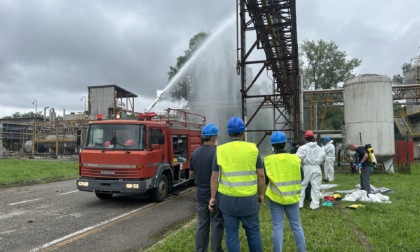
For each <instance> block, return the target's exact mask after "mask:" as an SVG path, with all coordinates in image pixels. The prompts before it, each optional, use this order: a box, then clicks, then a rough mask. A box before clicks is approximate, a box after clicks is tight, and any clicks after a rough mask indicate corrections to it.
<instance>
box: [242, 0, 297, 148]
mask: <svg viewBox="0 0 420 252" xmlns="http://www.w3.org/2000/svg"><path fill="white" fill-rule="evenodd" d="M238 7H239V10H238V11H239V18H240V48H238V50H239V51H240V60H238V70H240V74H241V93H242V118H243V119H244V121H245V122H246V124H247V126H249V127H247V131H248V132H258V131H260V132H263V133H264V135H263V137H262V139H261V141H260V142H259V143H258V144H260V143H261V142H262V140H264V138H265V137H266V136H267V135H271V132H272V131H273V130H281V131H284V132H286V133H288V135H289V138H291V139H290V140H291V141H295V140H297V139H299V128H300V118H299V114H300V106H299V100H300V99H299V97H300V81H299V63H298V43H297V31H296V3H295V1H294V0H240V3H239V6H238ZM250 33H254V36H255V37H256V40H255V42H253V43H252V45H251V46H250V47H249V48H248V47H247V45H246V41H247V36H246V35H247V34H250ZM250 35H253V34H250ZM256 50H263V51H264V54H265V57H263V58H261V59H257V60H251V57H250V55H251V54H252V53H253V52H255V51H256ZM250 65H253V66H254V68H255V67H257V68H258V67H260V68H259V71H258V73H257V74H256V76H255V77H254V78H253V79H252V80H247V73H246V67H247V66H250ZM264 71H269V72H270V73H271V77H272V82H273V89H272V92H270V93H267V94H259V95H252V94H251V92H250V90H251V89H252V88H253V86H254V84H255V83H256V81H257V80H258V79H259V78H260V76H261V74H262V73H263V72H264ZM250 99H251V100H252V102H253V103H254V104H255V103H258V104H259V106H258V107H257V109H256V110H255V112H254V113H252V114H248V112H249V111H248V110H247V100H250ZM262 108H271V109H273V117H274V125H273V128H270V125H267V129H260V130H253V129H252V121H253V119H255V116H256V115H257V113H259V111H260V110H261V109H262Z"/></svg>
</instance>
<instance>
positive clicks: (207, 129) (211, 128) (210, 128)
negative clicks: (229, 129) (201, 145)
mask: <svg viewBox="0 0 420 252" xmlns="http://www.w3.org/2000/svg"><path fill="white" fill-rule="evenodd" d="M218 134H219V129H218V128H217V127H216V125H214V124H212V123H210V124H207V125H206V126H204V127H203V129H202V130H201V136H204V137H210V136H216V135H218Z"/></svg>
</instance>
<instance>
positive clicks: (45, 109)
mask: <svg viewBox="0 0 420 252" xmlns="http://www.w3.org/2000/svg"><path fill="white" fill-rule="evenodd" d="M47 108H49V107H45V108H44V122H45V121H46V111H47Z"/></svg>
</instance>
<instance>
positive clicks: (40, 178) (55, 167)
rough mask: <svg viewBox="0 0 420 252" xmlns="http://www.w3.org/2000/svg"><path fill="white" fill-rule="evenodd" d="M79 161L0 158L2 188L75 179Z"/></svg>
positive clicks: (0, 184) (0, 183)
mask: <svg viewBox="0 0 420 252" xmlns="http://www.w3.org/2000/svg"><path fill="white" fill-rule="evenodd" d="M78 172H79V170H78V165H77V161H73V160H56V159H54V160H35V159H0V174H1V176H0V188H3V187H12V186H23V185H34V184H42V183H48V182H54V181H61V180H69V179H75V178H77V176H78Z"/></svg>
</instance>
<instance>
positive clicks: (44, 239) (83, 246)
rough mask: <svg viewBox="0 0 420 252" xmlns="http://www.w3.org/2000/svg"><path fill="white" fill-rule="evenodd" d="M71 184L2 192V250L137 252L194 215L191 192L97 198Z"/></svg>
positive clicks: (0, 223) (64, 183)
mask: <svg viewBox="0 0 420 252" xmlns="http://www.w3.org/2000/svg"><path fill="white" fill-rule="evenodd" d="M75 185H76V182H75V180H70V181H64V182H56V183H49V184H43V185H35V186H26V187H14V188H7V189H0V199H1V201H0V251H19V252H20V251H105V252H106V251H113V252H115V251H141V250H143V249H145V248H147V247H149V246H151V245H153V244H154V243H156V242H157V241H158V240H160V239H161V236H162V235H163V234H164V233H165V232H166V231H168V230H170V229H171V228H173V227H174V226H176V225H178V224H180V223H183V222H185V221H186V220H189V219H192V218H193V217H194V216H195V190H194V188H189V189H187V190H185V188H182V189H183V190H184V191H182V192H181V191H180V192H179V194H178V195H173V196H170V197H169V198H168V199H166V200H165V201H164V202H162V203H159V204H156V203H153V202H150V201H149V200H148V199H147V197H145V195H116V196H114V197H113V198H112V199H110V200H100V199H97V198H96V196H95V195H94V193H88V192H80V191H78V190H77V189H76V186H75Z"/></svg>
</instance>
